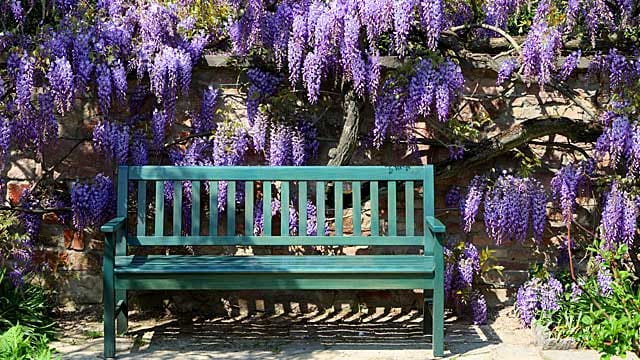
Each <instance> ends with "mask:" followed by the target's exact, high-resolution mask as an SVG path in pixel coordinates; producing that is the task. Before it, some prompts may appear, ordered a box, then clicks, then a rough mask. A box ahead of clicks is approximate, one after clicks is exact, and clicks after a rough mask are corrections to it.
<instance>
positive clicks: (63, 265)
mask: <svg viewBox="0 0 640 360" xmlns="http://www.w3.org/2000/svg"><path fill="white" fill-rule="evenodd" d="M208 60H209V66H206V65H203V66H201V67H200V68H198V69H197V70H196V71H195V72H194V74H193V81H192V84H193V89H192V91H191V97H189V98H187V99H184V100H182V101H180V102H179V104H178V113H179V114H181V113H184V111H185V110H187V109H190V108H191V109H198V107H199V104H198V102H199V94H201V93H202V90H203V89H205V88H206V87H207V86H208V85H210V84H216V85H219V86H220V87H221V88H222V89H223V90H224V93H225V94H226V95H234V96H231V97H228V100H229V108H230V109H231V115H230V116H237V117H240V118H243V117H244V108H243V105H242V101H241V93H240V92H239V90H238V86H237V85H235V83H236V81H237V77H238V73H237V72H235V71H234V70H233V69H231V68H228V67H226V66H225V64H224V62H223V61H222V62H220V61H219V59H217V60H216V59H213V58H210V59H208ZM464 71H465V78H466V79H467V83H466V87H467V93H468V94H471V95H472V96H473V97H475V98H476V99H478V100H477V101H467V106H465V107H464V108H462V109H461V110H460V111H461V112H462V113H463V114H464V115H465V116H467V117H469V118H473V119H475V120H477V121H482V119H483V118H486V117H490V118H492V119H493V120H494V124H493V125H490V126H487V128H486V132H485V133H483V134H482V136H485V137H490V136H493V135H495V134H497V133H498V132H502V131H508V130H509V129H510V128H512V127H514V126H517V125H518V124H520V123H521V122H523V121H526V120H528V119H533V118H537V117H539V116H541V115H550V114H555V115H559V116H564V117H569V118H574V119H582V118H584V114H583V112H582V111H581V110H580V109H579V108H578V107H576V106H574V105H572V104H571V103H570V102H568V101H567V100H566V99H564V98H563V97H561V96H558V94H555V93H553V92H551V90H549V89H547V91H546V92H545V91H542V90H541V89H539V88H537V87H533V86H532V87H530V88H528V87H526V86H523V85H517V86H515V87H513V88H512V89H511V90H509V91H507V92H505V93H504V94H501V95H498V94H499V92H500V91H502V90H503V89H502V88H497V87H496V86H495V74H494V73H492V72H490V71H485V70H479V69H464ZM579 91H581V92H586V93H588V92H591V91H592V89H588V88H585V89H582V90H579ZM147 105H149V104H147ZM147 105H145V106H147ZM78 108H79V109H80V110H79V111H77V112H76V113H74V114H72V115H70V116H66V117H64V119H63V122H62V123H61V131H60V136H61V138H60V140H59V141H58V143H57V144H56V145H55V146H53V147H51V148H50V149H47V151H46V152H45V154H43V159H42V162H39V161H35V160H34V159H30V158H29V157H27V156H25V155H24V154H21V155H20V156H16V155H14V157H13V158H12V162H11V166H8V167H7V169H6V170H5V173H4V174H3V176H4V177H5V178H7V179H8V180H9V181H8V183H7V188H6V189H7V194H6V196H7V198H8V200H9V201H10V202H12V203H14V204H15V203H16V202H17V200H18V198H19V196H20V194H21V191H22V189H23V188H24V187H26V186H29V183H32V182H33V181H34V180H35V179H37V178H39V177H40V176H42V174H43V173H52V174H53V178H54V179H55V180H56V181H58V182H62V183H64V184H66V186H69V185H70V184H71V182H72V181H74V180H76V179H80V180H82V179H88V178H92V177H94V176H95V175H96V174H97V173H99V172H104V173H107V174H112V173H113V166H112V165H111V164H105V162H104V160H103V159H102V158H101V157H99V156H98V155H96V154H94V152H93V150H92V144H91V132H92V128H93V126H95V124H96V122H97V116H96V114H95V112H94V110H93V109H94V108H95V104H92V103H91V102H86V103H83V104H78ZM363 114H365V115H367V114H368V117H369V118H368V119H365V126H364V127H365V128H368V126H367V125H366V124H369V125H370V124H371V119H370V115H371V109H365V111H364V112H363ZM326 116H327V122H328V123H335V124H340V121H341V119H340V114H339V113H329V114H327V115H326ZM418 128H420V129H422V130H421V132H422V133H423V134H425V135H429V132H430V131H429V130H427V129H426V128H427V127H426V125H425V124H418ZM178 131H179V130H178ZM325 132H326V131H325ZM338 136H339V129H333V131H328V132H327V133H322V134H321V137H322V139H323V140H322V142H321V149H320V158H319V159H318V163H320V164H322V163H326V161H327V160H328V158H327V154H328V151H329V149H330V148H331V147H333V146H335V144H336V141H337V138H338ZM435 136H437V135H435ZM554 140H555V141H562V140H563V139H558V138H556V139H554ZM419 150H420V156H421V157H415V156H407V154H405V153H404V151H403V149H398V147H392V146H391V145H389V146H388V147H387V148H385V149H382V151H377V152H371V151H368V150H358V151H357V153H356V155H355V156H354V159H353V161H352V163H353V164H357V165H365V164H394V165H397V164H420V163H439V162H441V161H444V160H446V158H447V157H448V151H447V150H446V149H445V148H442V147H433V146H430V145H427V144H421V145H420V146H419ZM533 151H534V153H535V154H536V155H537V156H540V158H541V160H542V162H543V163H544V164H545V167H546V166H554V165H557V164H558V163H560V162H562V161H563V159H562V158H561V157H559V156H558V154H557V153H554V152H552V151H551V152H550V151H547V150H546V149H543V148H539V149H538V148H535V147H533ZM515 165H516V161H515V160H514V159H513V157H512V156H501V157H498V158H495V159H492V160H491V161H489V162H488V163H486V164H484V165H483V166H482V167H480V168H468V169H465V170H464V171H461V172H458V173H456V174H455V176H448V177H447V178H445V179H441V178H437V179H436V208H437V210H436V213H437V216H438V217H440V218H441V219H442V220H443V221H444V222H445V223H446V224H447V226H448V231H449V232H448V237H449V238H451V239H454V240H462V239H467V240H471V241H473V242H474V243H475V244H476V245H478V246H479V247H481V248H484V247H488V248H489V249H492V250H493V251H494V252H495V253H494V254H495V258H496V260H497V262H498V263H499V264H500V265H503V266H504V267H505V270H504V272H503V273H502V274H497V273H494V274H490V275H489V276H487V277H486V282H487V284H488V285H487V287H492V288H507V289H512V288H513V287H514V286H517V285H519V284H520V283H522V282H523V281H525V280H526V278H527V269H528V267H529V266H530V264H531V263H532V262H544V261H547V262H550V261H553V258H554V256H555V255H554V254H555V243H554V239H552V238H549V237H550V235H551V233H550V232H547V233H546V234H545V235H546V237H547V239H546V240H545V242H544V244H540V246H537V245H536V244H534V243H532V242H531V243H527V244H517V243H507V244H502V245H500V246H497V245H495V244H494V243H493V242H492V241H491V240H490V239H489V238H488V237H487V236H486V234H485V233H484V231H483V224H482V222H481V221H480V222H479V223H477V224H476V225H475V226H474V227H473V229H472V231H471V233H468V234H465V233H463V232H462V231H461V229H460V227H459V214H458V212H457V211H455V210H454V209H446V208H445V205H444V198H445V193H446V191H447V190H448V188H449V186H451V185H454V184H459V185H463V186H464V185H466V184H468V182H469V180H470V179H471V177H472V176H473V175H475V174H477V173H481V172H484V171H486V170H488V169H490V168H499V169H506V168H509V167H511V166H515ZM549 175H550V172H548V171H547V172H544V173H543V177H545V176H546V177H547V179H546V180H545V181H548V177H549ZM381 200H382V202H381V204H380V205H381V208H382V209H383V210H384V206H385V205H386V204H385V203H384V202H386V198H385V197H382V198H381ZM418 203H419V202H418ZM345 211H346V213H345V225H346V226H347V227H348V226H349V224H350V221H349V219H350V213H349V211H350V210H345ZM365 220H366V219H365ZM552 225H557V224H556V223H553V222H552ZM348 231H349V229H348V228H347V229H345V232H348ZM40 238H41V243H42V245H43V251H42V256H43V257H45V258H46V259H47V261H48V262H49V264H50V265H51V266H52V268H53V269H54V270H55V272H56V274H57V277H56V278H57V280H56V281H57V282H58V286H56V288H57V289H59V298H60V301H62V302H71V303H76V304H85V303H99V302H100V301H101V297H102V289H101V287H102V280H101V274H100V267H101V255H102V249H103V238H102V235H101V234H100V233H97V232H84V233H81V234H78V233H74V232H73V231H71V230H70V229H68V228H66V227H64V226H62V225H59V224H58V219H57V217H56V215H55V214H47V215H46V216H45V225H44V226H43V229H42V233H41V236H40ZM288 250H290V249H285V251H288ZM358 250H360V251H358ZM220 251H221V252H226V253H229V252H234V251H236V250H235V249H229V248H225V249H221V250H220ZM237 251H245V250H244V249H239V250H237ZM278 251H283V250H282V249H280V250H278ZM343 251H344V252H345V253H355V252H356V251H358V252H359V253H361V252H362V251H366V249H357V248H345V249H343ZM398 251H399V250H398ZM164 294H165V296H162V297H158V296H156V295H153V296H148V297H145V296H144V294H138V295H140V296H138V297H136V299H142V300H143V301H142V302H143V303H147V306H148V304H149V302H151V303H154V304H155V305H156V306H158V307H165V308H166V307H167V304H170V305H169V306H168V308H170V309H171V308H172V307H173V306H175V305H176V304H180V309H182V310H190V309H193V308H200V307H201V305H202V302H198V299H201V298H202V297H203V296H204V297H207V296H211V293H207V294H209V295H207V296H205V295H202V293H199V294H201V295H195V296H192V295H193V294H191V295H186V296H185V295H184V294H178V293H164ZM213 296H216V297H217V296H220V297H222V298H223V299H226V300H224V301H222V302H215V301H214V302H213V303H215V304H218V305H219V306H217V305H216V306H217V307H216V306H214V307H213V308H214V309H213V310H214V311H218V310H220V311H221V310H222V309H224V308H225V304H226V309H227V310H228V311H231V310H230V309H232V310H233V309H234V308H235V307H234V306H231V305H230V304H231V303H233V302H234V301H235V302H236V303H238V300H237V299H239V298H244V299H249V300H250V301H249V302H248V303H249V304H255V302H254V301H253V300H252V299H254V298H255V299H259V298H262V299H264V300H265V301H267V303H270V302H278V301H281V300H283V299H284V302H285V303H287V302H288V301H293V300H296V301H298V300H299V302H301V303H304V302H305V301H311V302H314V303H316V304H320V305H321V306H330V305H331V304H332V302H333V303H335V302H336V301H346V300H349V301H347V302H352V303H353V302H365V303H367V304H375V306H391V305H395V306H403V307H416V306H418V304H420V303H421V301H420V296H419V294H416V293H411V292H298V293H291V294H289V293H286V294H285V295H283V294H282V293H279V294H275V293H273V292H262V293H261V292H234V293H214V294H213ZM162 298H165V299H173V301H171V300H169V301H168V302H167V301H166V300H162V301H160V299H162ZM209 298H210V297H209ZM144 299H147V300H149V299H153V300H152V301H146V300H144ZM190 299H191V300H190ZM229 299H231V300H229ZM234 299H235V300H234ZM291 299H293V300H291ZM336 299H337V300H336ZM500 299H501V300H502V299H503V298H500ZM490 300H491V299H490ZM494 301H495V299H494ZM205 302H207V301H205ZM209 303H210V302H209ZM251 307H252V306H249V308H251Z"/></svg>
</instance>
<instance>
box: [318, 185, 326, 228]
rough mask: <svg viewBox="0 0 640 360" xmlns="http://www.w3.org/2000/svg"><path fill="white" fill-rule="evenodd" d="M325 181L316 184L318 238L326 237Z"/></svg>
mask: <svg viewBox="0 0 640 360" xmlns="http://www.w3.org/2000/svg"><path fill="white" fill-rule="evenodd" d="M324 195H325V194H324V181H318V182H316V210H317V212H318V216H317V219H318V222H317V228H318V230H317V231H316V235H317V236H324V203H325V201H324Z"/></svg>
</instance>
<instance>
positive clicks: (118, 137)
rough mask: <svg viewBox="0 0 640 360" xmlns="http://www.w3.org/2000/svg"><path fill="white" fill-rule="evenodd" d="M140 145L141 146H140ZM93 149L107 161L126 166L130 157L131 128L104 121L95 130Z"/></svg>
mask: <svg viewBox="0 0 640 360" xmlns="http://www.w3.org/2000/svg"><path fill="white" fill-rule="evenodd" d="M138 145H139V144H138ZM93 148H94V149H95V151H97V152H99V153H101V154H102V156H104V157H105V158H107V159H109V160H110V159H114V158H115V160H116V162H117V164H118V165H125V164H126V163H127V159H128V157H129V127H128V126H126V125H119V124H116V123H113V122H108V121H103V122H101V123H99V124H98V125H96V127H95V128H94V129H93Z"/></svg>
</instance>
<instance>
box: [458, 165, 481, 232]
mask: <svg viewBox="0 0 640 360" xmlns="http://www.w3.org/2000/svg"><path fill="white" fill-rule="evenodd" d="M486 186H487V180H486V179H485V178H484V177H482V176H480V175H476V176H475V177H474V178H473V179H472V180H471V183H470V184H469V189H468V190H467V195H466V196H465V197H464V199H463V200H462V201H461V202H460V214H461V217H462V224H463V228H464V231H465V232H470V231H471V226H472V225H473V224H474V223H475V222H476V216H477V215H478V210H480V203H481V202H482V197H483V195H484V192H485V190H486Z"/></svg>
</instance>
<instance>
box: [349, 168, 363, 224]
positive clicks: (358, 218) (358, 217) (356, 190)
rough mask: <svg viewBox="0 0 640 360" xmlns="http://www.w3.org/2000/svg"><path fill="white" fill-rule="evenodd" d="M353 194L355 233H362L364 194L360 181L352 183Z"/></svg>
mask: <svg viewBox="0 0 640 360" xmlns="http://www.w3.org/2000/svg"><path fill="white" fill-rule="evenodd" d="M351 195H352V197H353V200H352V202H353V219H352V221H353V235H356V236H357V235H362V226H361V224H362V207H361V205H360V204H361V202H362V196H361V194H360V181H353V182H352V183H351Z"/></svg>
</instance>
